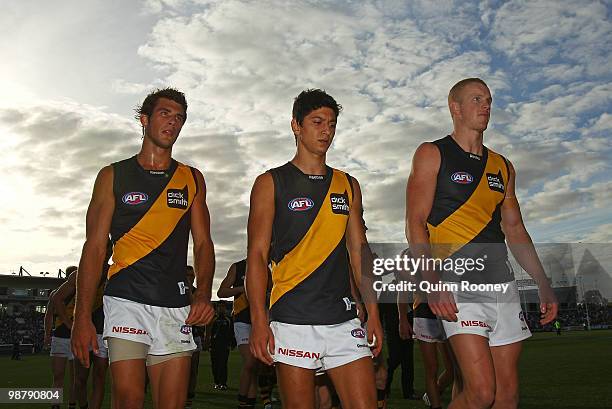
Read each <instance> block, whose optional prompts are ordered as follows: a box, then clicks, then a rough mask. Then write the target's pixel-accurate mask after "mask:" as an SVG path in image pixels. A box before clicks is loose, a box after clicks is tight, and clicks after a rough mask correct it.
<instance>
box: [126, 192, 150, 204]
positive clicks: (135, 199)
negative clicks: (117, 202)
mask: <svg viewBox="0 0 612 409" xmlns="http://www.w3.org/2000/svg"><path fill="white" fill-rule="evenodd" d="M147 200H149V196H148V195H147V194H146V193H142V192H129V193H126V194H124V195H123V197H122V198H121V201H122V202H123V203H125V204H126V205H130V206H136V205H139V204H141V203H145V202H146V201H147Z"/></svg>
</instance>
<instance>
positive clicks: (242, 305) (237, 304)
mask: <svg viewBox="0 0 612 409" xmlns="http://www.w3.org/2000/svg"><path fill="white" fill-rule="evenodd" d="M248 307H249V300H248V299H247V296H246V293H242V294H240V295H239V296H238V297H234V308H233V309H232V315H238V314H239V313H241V312H242V311H244V310H245V309H247V308H248Z"/></svg>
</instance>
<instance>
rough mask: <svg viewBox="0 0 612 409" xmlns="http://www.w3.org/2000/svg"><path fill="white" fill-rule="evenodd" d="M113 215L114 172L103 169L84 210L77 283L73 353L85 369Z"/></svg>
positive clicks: (93, 343)
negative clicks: (83, 239) (96, 297)
mask: <svg viewBox="0 0 612 409" xmlns="http://www.w3.org/2000/svg"><path fill="white" fill-rule="evenodd" d="M114 211H115V197H114V195H113V168H112V167H111V166H106V167H105V168H103V169H102V170H101V171H100V172H99V173H98V177H97V178H96V182H95V184H94V189H93V194H92V197H91V202H90V203H89V207H88V209H87V217H86V225H85V229H86V231H85V244H84V245H83V252H82V254H81V261H80V263H79V269H78V272H77V279H76V308H75V315H74V326H73V328H72V351H73V353H74V355H75V357H76V358H77V359H78V360H79V361H81V364H83V366H85V367H86V368H88V367H89V347H90V346H91V347H92V348H93V349H94V351H97V349H98V341H97V339H96V328H95V327H94V324H93V322H92V320H91V313H92V311H91V309H92V306H93V301H94V297H95V295H96V289H97V287H98V284H99V283H100V278H101V276H102V264H103V263H104V259H105V255H106V246H107V242H108V234H109V232H110V226H111V220H112V217H113V212H114Z"/></svg>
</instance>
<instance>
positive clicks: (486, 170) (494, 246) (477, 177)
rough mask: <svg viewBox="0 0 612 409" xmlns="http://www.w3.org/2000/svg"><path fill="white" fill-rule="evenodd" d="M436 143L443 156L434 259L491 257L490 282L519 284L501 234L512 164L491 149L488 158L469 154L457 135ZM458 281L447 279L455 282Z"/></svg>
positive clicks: (432, 235)
mask: <svg viewBox="0 0 612 409" xmlns="http://www.w3.org/2000/svg"><path fill="white" fill-rule="evenodd" d="M433 143H434V144H435V145H436V146H437V147H438V149H439V151H440V157H441V163H440V169H439V171H438V177H437V181H436V192H435V196H434V201H433V205H432V209H431V212H430V214H429V217H428V219H427V230H428V233H429V241H430V243H431V245H432V254H433V256H434V257H439V258H446V257H452V258H457V257H464V258H467V257H471V258H476V257H482V256H486V257H484V258H485V260H486V264H485V266H486V267H485V270H484V273H485V275H484V277H485V280H486V281H487V282H507V281H511V280H513V279H514V277H513V275H512V272H511V271H510V267H509V263H508V262H507V259H508V252H507V249H506V245H505V236H504V233H503V231H502V229H501V206H502V203H503V201H504V198H505V195H506V186H507V185H508V178H509V174H510V172H509V166H508V162H507V161H506V159H505V158H504V157H503V156H502V155H500V154H498V153H496V152H493V151H492V150H490V149H487V147H483V152H482V153H483V155H482V156H478V155H475V154H473V153H470V152H465V151H464V150H463V149H462V148H461V147H460V146H459V145H458V144H457V142H456V141H455V140H454V139H453V138H452V137H451V136H446V137H445V138H442V139H438V140H437V141H434V142H433ZM455 278H456V277H449V276H445V279H449V280H454V279H455ZM464 278H465V279H468V278H469V277H468V276H465V277H464Z"/></svg>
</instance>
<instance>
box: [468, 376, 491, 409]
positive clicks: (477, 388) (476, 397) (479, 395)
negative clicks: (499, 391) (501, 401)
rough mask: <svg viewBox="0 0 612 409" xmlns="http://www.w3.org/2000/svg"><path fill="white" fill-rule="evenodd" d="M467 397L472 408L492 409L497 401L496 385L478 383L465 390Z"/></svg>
mask: <svg viewBox="0 0 612 409" xmlns="http://www.w3.org/2000/svg"><path fill="white" fill-rule="evenodd" d="M465 397H466V400H467V401H468V403H469V407H470V408H474V409H478V408H483V409H485V408H490V407H491V406H492V405H493V402H494V400H495V384H494V383H489V382H478V383H477V384H475V385H473V386H472V387H470V388H466V389H465Z"/></svg>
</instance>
